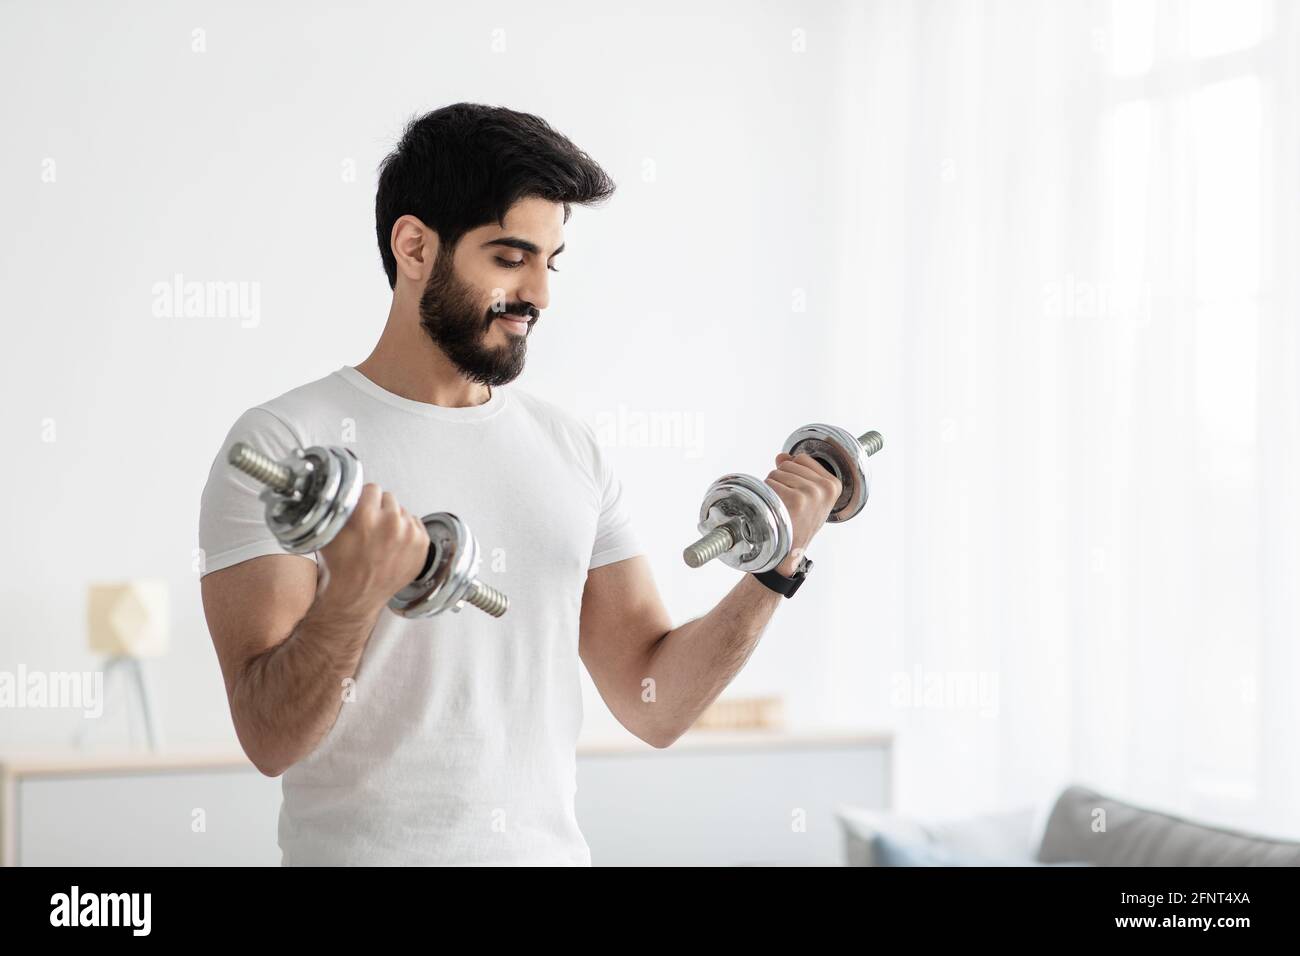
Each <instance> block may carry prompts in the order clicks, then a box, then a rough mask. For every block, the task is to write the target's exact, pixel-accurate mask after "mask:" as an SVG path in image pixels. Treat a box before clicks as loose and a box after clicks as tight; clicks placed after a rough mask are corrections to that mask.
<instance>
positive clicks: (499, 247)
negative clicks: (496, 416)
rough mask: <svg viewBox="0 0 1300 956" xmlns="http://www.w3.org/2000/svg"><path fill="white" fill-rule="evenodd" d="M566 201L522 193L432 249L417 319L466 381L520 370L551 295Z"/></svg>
mask: <svg viewBox="0 0 1300 956" xmlns="http://www.w3.org/2000/svg"><path fill="white" fill-rule="evenodd" d="M563 225H564V207H563V206H562V205H561V204H559V203H553V202H549V201H547V200H545V199H537V198H532V197H530V198H527V199H521V200H520V201H519V202H517V203H515V204H514V205H513V206H511V207H510V211H509V212H508V213H506V217H505V227H504V228H502V227H501V226H498V225H497V224H496V223H492V224H491V225H487V226H480V227H479V228H477V229H471V230H470V231H469V232H467V233H465V235H464V236H462V237H461V240H460V242H458V243H457V244H456V248H455V250H454V251H453V252H452V254H451V255H446V251H447V250H446V247H445V246H442V247H440V248H439V250H438V258H437V260H436V261H435V263H434V266H433V272H432V273H431V274H430V275H429V281H428V283H427V284H426V285H425V287H424V292H423V293H422V294H421V296H420V325H421V326H422V327H423V328H424V330H425V332H427V333H428V334H429V337H430V338H431V339H433V342H434V344H435V345H437V346H438V347H439V348H440V349H442V351H443V352H444V353H445V354H446V355H447V357H448V358H450V359H451V360H452V362H454V363H455V364H456V366H457V367H458V368H459V369H460V370H461V371H462V372H463V373H464V374H465V376H466V377H467V378H469V379H470V380H471V381H475V382H481V383H483V384H484V385H504V384H506V383H507V382H511V381H514V379H515V378H517V377H518V376H519V373H520V372H522V371H523V370H524V357H525V355H526V353H527V351H528V336H529V334H530V333H531V332H532V328H533V326H534V325H536V324H537V319H538V317H539V316H540V315H541V312H542V310H543V309H545V308H546V306H547V305H548V304H549V302H550V293H549V291H548V282H547V279H548V272H550V271H554V269H553V265H554V262H555V256H556V255H558V254H559V253H560V252H561V251H562V250H563V249H564V234H563Z"/></svg>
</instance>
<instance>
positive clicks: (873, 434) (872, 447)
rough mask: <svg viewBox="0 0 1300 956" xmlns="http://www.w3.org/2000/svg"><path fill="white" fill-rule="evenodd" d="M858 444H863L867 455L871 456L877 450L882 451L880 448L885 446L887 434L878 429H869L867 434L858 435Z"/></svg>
mask: <svg viewBox="0 0 1300 956" xmlns="http://www.w3.org/2000/svg"><path fill="white" fill-rule="evenodd" d="M858 444H859V445H861V446H862V450H863V451H864V452H866V453H867V457H868V458H870V457H871V456H872V455H874V454H875V453H876V452H878V451H880V449H882V448H884V447H885V436H884V435H882V434H880V432H877V431H869V432H867V433H866V434H865V435H859V436H858Z"/></svg>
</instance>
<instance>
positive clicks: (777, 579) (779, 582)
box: [754, 556, 813, 598]
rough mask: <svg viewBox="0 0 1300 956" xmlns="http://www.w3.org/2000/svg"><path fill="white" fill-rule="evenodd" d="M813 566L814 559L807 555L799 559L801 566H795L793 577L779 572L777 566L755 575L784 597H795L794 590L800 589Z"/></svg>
mask: <svg viewBox="0 0 1300 956" xmlns="http://www.w3.org/2000/svg"><path fill="white" fill-rule="evenodd" d="M812 566H813V563H812V561H811V560H809V559H808V558H807V557H806V556H805V557H803V558H800V559H799V566H798V567H796V568H795V570H794V576H793V577H789V578H787V577H786V576H785V575H784V574H781V573H779V572H778V571H777V570H776V568H773V569H772V570H770V571H763V572H762V573H759V574H755V575H754V577H756V578H758V580H759V581H760V582H761V583H762V584H763V586H764V587H766V588H769V589H770V590H773V591H775V592H776V593H777V594H779V595H781V596H782V597H787V598H788V597H793V596H794V592H795V591H798V590H799V587H800V585H802V584H803V582H804V579H805V578H806V577H807V576H808V572H809V571H810V570H811V569H812Z"/></svg>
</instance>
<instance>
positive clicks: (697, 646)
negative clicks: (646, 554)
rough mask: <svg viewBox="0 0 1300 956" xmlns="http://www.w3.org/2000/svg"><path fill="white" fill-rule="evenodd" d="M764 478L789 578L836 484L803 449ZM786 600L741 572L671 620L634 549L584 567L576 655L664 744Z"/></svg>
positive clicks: (650, 739) (619, 710)
mask: <svg viewBox="0 0 1300 956" xmlns="http://www.w3.org/2000/svg"><path fill="white" fill-rule="evenodd" d="M767 483H768V484H769V485H770V486H771V487H772V488H773V490H775V491H776V493H777V494H778V495H779V496H780V498H781V500H782V501H783V502H785V506H786V508H787V509H788V510H789V512H790V519H791V523H792V524H793V526H794V535H793V541H794V547H793V548H792V550H791V553H790V554H789V555H788V556H787V557H786V559H785V560H784V561H783V562H782V563H781V565H780V566H779V567H778V568H777V570H778V571H779V572H780V573H781V574H784V575H786V576H787V577H788V576H790V575H792V574H793V573H794V569H795V566H796V565H797V564H798V562H799V556H800V555H802V554H803V553H804V551H805V550H806V549H807V546H808V542H809V541H810V540H811V539H812V536H813V535H814V534H816V532H817V530H818V529H819V528H820V527H821V525H822V524H823V523H824V522H825V520H826V515H827V514H829V513H830V509H831V505H833V504H834V503H835V500H836V499H837V498H838V497H839V494H840V483H839V482H838V481H837V480H836V479H835V478H834V477H833V476H831V475H830V474H829V473H827V472H826V471H825V470H824V469H823V468H821V467H820V466H819V465H817V463H816V462H814V461H813V460H812V459H811V458H810V457H808V456H807V455H799V456H798V457H796V458H791V457H790V456H789V455H784V454H783V455H778V456H777V468H776V469H775V470H773V471H772V472H771V473H770V474H769V475H768V477H767ZM781 600H782V598H781V596H780V595H779V594H776V593H775V592H774V591H771V590H769V589H768V588H766V587H764V586H763V585H762V584H760V583H759V582H758V581H757V580H755V579H754V576H753V575H751V574H745V575H742V576H741V580H740V581H738V582H737V583H736V585H735V587H733V588H732V589H731V590H730V591H729V592H728V593H727V595H726V597H724V598H723V599H722V600H721V601H720V602H719V603H718V605H717V606H716V607H715V608H713V610H711V611H709V613H708V614H705V615H704V616H703V617H699V618H696V619H694V620H692V621H688V622H686V623H685V624H683V625H682V626H681V627H677V628H673V627H672V619H671V618H670V617H669V615H668V611H667V609H666V608H665V607H664V605H663V601H662V600H661V599H660V597H659V591H658V589H657V588H656V587H655V582H654V576H653V575H652V574H651V572H650V564H649V562H648V561H646V559H645V558H629V559H628V560H626V561H619V562H616V563H614V564H607V565H605V566H604V567H600V568H596V569H595V570H594V571H592V572H591V573H590V574H588V575H587V585H586V588H585V589H584V591H583V595H582V618H581V624H580V628H579V654H580V656H581V658H582V662H583V663H584V664H585V665H586V667H587V670H588V671H589V672H590V673H591V677H592V680H593V681H594V682H595V684H596V688H597V690H599V691H600V696H601V697H602V698H603V699H604V701H605V704H606V706H608V707H609V709H610V712H611V713H613V714H614V716H615V717H616V718H618V721H619V723H621V724H622V725H623V726H624V727H626V728H627V729H628V730H630V731H631V732H632V733H634V734H636V735H637V736H638V737H640V738H641V739H642V740H644V741H646V742H647V743H649V744H651V745H653V746H655V747H667V746H669V745H670V744H672V742H673V741H675V740H676V739H677V738H678V737H680V736H681V735H682V734H683V733H685V732H686V730H687V729H688V728H689V727H690V726H691V725H692V724H694V723H695V721H696V719H697V718H698V717H699V716H700V714H701V713H703V711H704V709H705V708H706V707H708V706H709V704H711V703H713V701H714V700H715V699H717V697H718V695H719V694H721V693H722V691H723V690H724V689H725V688H726V686H727V685H728V684H730V683H731V681H732V679H733V678H734V677H735V676H736V674H737V673H739V672H740V669H741V668H742V667H744V665H745V662H746V661H748V660H749V656H750V654H751V653H753V650H754V648H755V647H756V646H757V645H758V639H759V638H760V637H761V636H762V634H763V629H764V628H765V627H766V626H767V622H768V621H769V620H770V619H771V617H772V614H773V612H774V611H775V610H776V608H777V605H778V604H780V602H781Z"/></svg>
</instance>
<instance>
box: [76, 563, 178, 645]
mask: <svg viewBox="0 0 1300 956" xmlns="http://www.w3.org/2000/svg"><path fill="white" fill-rule="evenodd" d="M169 606H170V605H169V601H168V595H167V582H166V581H158V580H139V581H126V582H122V583H119V584H92V585H91V586H90V594H89V601H88V605H87V624H88V626H89V629H90V649H91V650H92V651H98V652H99V653H101V654H106V655H108V656H109V657H158V656H160V655H161V654H164V653H166V651H167V636H168V617H169Z"/></svg>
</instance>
